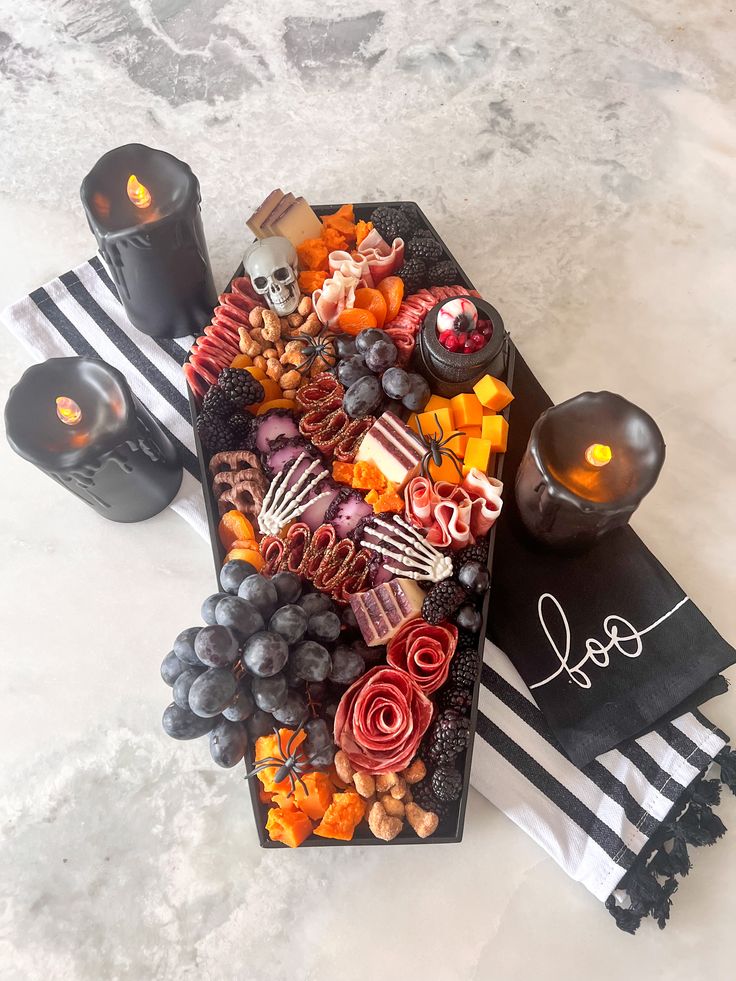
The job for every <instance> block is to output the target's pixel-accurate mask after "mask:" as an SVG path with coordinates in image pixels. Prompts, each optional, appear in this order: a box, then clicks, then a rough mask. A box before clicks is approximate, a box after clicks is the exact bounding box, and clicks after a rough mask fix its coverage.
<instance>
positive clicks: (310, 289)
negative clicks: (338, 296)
mask: <svg viewBox="0 0 736 981" xmlns="http://www.w3.org/2000/svg"><path fill="white" fill-rule="evenodd" d="M328 276H329V273H326V272H323V271H322V270H321V269H305V270H304V272H300V273H299V289H300V290H301V291H302V293H314V291H315V290H321V289H322V287H323V286H324V282H325V280H326V279H327V277H328Z"/></svg>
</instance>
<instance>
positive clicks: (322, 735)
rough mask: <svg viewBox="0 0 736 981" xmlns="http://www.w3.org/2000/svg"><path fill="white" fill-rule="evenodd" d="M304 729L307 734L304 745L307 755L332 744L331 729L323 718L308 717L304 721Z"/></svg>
mask: <svg viewBox="0 0 736 981" xmlns="http://www.w3.org/2000/svg"><path fill="white" fill-rule="evenodd" d="M304 731H305V732H306V734H307V738H306V741H305V743H304V747H305V750H306V753H307V755H308V756H311V755H312V753H316V752H317V750H319V749H323V748H324V747H325V746H331V745H332V731H331V730H330V727H329V726H328V725H327V723H326V722H325V720H324V719H310V720H309V722H306V723H305V725H304Z"/></svg>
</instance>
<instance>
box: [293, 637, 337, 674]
mask: <svg viewBox="0 0 736 981" xmlns="http://www.w3.org/2000/svg"><path fill="white" fill-rule="evenodd" d="M291 664H293V667H294V671H295V672H296V674H297V676H298V677H299V678H302V679H303V680H304V681H324V680H325V678H326V677H327V676H328V675H329V673H330V669H331V667H332V661H331V659H330V654H329V651H328V650H327V648H326V647H323V646H322V644H318V643H316V642H315V641H313V640H305V641H304V642H303V643H301V644H299V645H298V647H295V648H294V650H293V651H292V654H291Z"/></svg>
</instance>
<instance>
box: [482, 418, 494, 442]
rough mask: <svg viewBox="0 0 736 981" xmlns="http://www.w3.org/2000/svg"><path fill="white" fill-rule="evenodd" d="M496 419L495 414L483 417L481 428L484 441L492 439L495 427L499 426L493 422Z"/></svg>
mask: <svg viewBox="0 0 736 981" xmlns="http://www.w3.org/2000/svg"><path fill="white" fill-rule="evenodd" d="M495 418H496V413H495V412H489V413H488V414H487V415H484V416H483V422H482V423H481V427H480V434H481V436H482V437H483V439H490V438H491V434H492V433H493V432H494V426H496V425H497V424H496V423H494V422H493V420H494V419H495Z"/></svg>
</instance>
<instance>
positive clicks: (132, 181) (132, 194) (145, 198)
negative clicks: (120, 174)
mask: <svg viewBox="0 0 736 981" xmlns="http://www.w3.org/2000/svg"><path fill="white" fill-rule="evenodd" d="M128 197H129V198H130V200H131V201H132V202H133V204H134V205H135V206H136V208H148V207H149V206H150V204H151V192H150V191H149V190H148V188H147V187H146V186H145V184H141V183H140V181H139V180H138V178H137V177H136V176H135V174H131V175H130V177H129V178H128Z"/></svg>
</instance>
